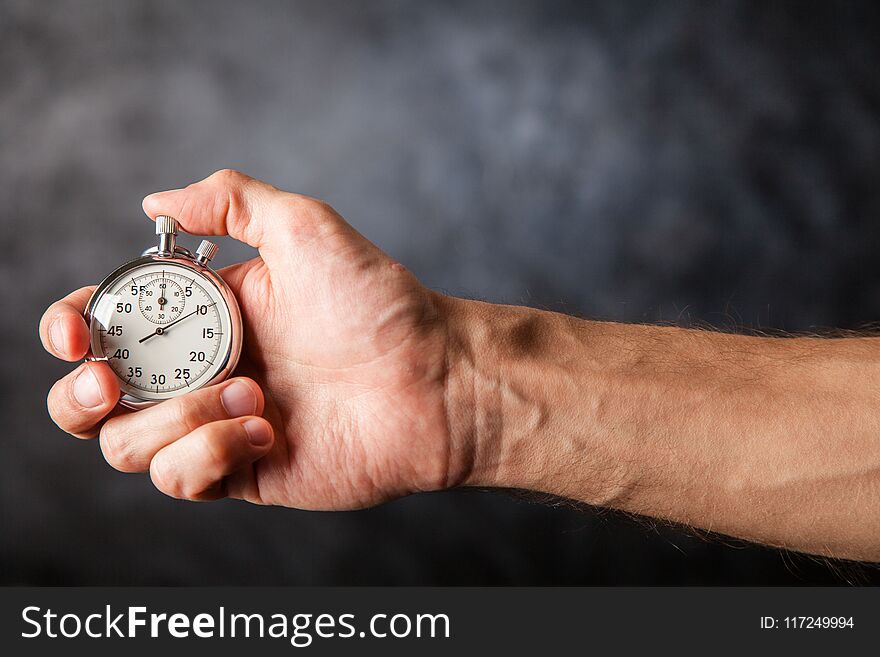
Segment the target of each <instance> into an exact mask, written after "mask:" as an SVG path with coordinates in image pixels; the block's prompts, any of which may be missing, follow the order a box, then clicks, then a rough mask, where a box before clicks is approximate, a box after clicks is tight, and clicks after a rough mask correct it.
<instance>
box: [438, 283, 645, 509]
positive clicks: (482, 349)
mask: <svg viewBox="0 0 880 657" xmlns="http://www.w3.org/2000/svg"><path fill="white" fill-rule="evenodd" d="M444 299H445V301H444V303H445V304H446V307H447V314H446V317H447V335H448V340H447V344H448V350H447V353H448V359H447V382H446V411H447V419H448V426H449V431H450V438H451V441H452V445H453V446H454V449H455V450H458V451H460V452H461V453H462V454H464V455H465V457H464V459H462V461H463V462H464V463H466V465H467V467H466V468H463V470H462V473H461V476H460V477H459V479H458V482H457V483H458V484H460V485H466V486H480V487H500V488H522V489H528V490H533V491H539V492H545V493H550V494H554V495H560V496H565V497H577V498H578V499H580V500H582V501H585V502H588V503H591V504H603V505H606V504H610V503H612V502H613V501H614V500H615V499H616V498H618V497H620V496H621V495H622V494H623V493H624V492H625V490H626V489H627V487H628V486H627V483H626V482H627V481H628V480H629V479H630V478H631V474H632V473H629V472H624V471H622V470H621V465H620V464H622V463H626V462H628V461H627V460H626V459H621V458H619V457H620V453H619V452H618V451H617V450H618V448H624V447H625V446H624V445H622V444H619V445H617V446H614V448H613V449H612V447H613V446H612V445H611V444H609V441H608V436H607V434H603V433H602V432H601V431H600V420H601V418H600V417H599V413H600V411H601V409H603V408H604V403H605V402H606V401H607V399H608V395H609V393H608V390H609V389H610V388H611V387H612V386H609V377H608V376H607V374H606V373H605V372H604V371H603V364H602V363H601V362H600V359H599V356H598V355H597V353H594V352H593V351H592V350H591V345H592V343H593V342H594V341H596V340H597V339H598V338H599V334H600V333H601V328H600V327H602V326H608V325H604V324H601V323H597V322H588V321H583V320H578V319H575V318H572V317H568V316H564V315H560V314H557V313H551V312H545V311H540V310H535V309H531V308H524V307H518V306H503V305H495V304H487V303H482V302H477V301H467V300H462V299H454V298H449V297H445V298H444Z"/></svg>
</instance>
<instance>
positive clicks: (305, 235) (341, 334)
mask: <svg viewBox="0 0 880 657" xmlns="http://www.w3.org/2000/svg"><path fill="white" fill-rule="evenodd" d="M144 210H145V212H146V213H147V214H148V215H149V216H150V217H153V218H155V217H156V216H157V215H160V214H166V215H170V216H173V217H176V218H177V220H178V222H179V224H180V226H181V227H182V228H183V229H185V230H186V231H187V232H189V233H192V234H196V235H226V234H228V235H230V236H232V237H233V238H235V239H238V240H241V241H243V242H246V243H247V244H250V245H251V246H254V247H256V248H257V249H259V253H260V255H259V257H257V258H254V259H253V260H250V261H248V262H244V263H241V264H237V265H234V266H232V267H228V268H226V269H224V270H222V271H221V272H220V273H221V275H222V277H223V278H224V280H225V281H226V282H227V283H228V284H229V286H230V287H231V288H232V290H233V292H234V293H235V295H236V297H237V299H238V302H239V305H240V307H241V311H242V317H243V321H244V325H245V339H244V350H243V353H242V358H241V361H240V363H239V367H238V369H237V371H236V374H239V375H242V376H238V377H237V378H235V379H232V380H229V381H226V382H223V383H221V384H218V385H215V386H211V387H208V388H203V389H201V390H197V391H194V392H191V393H188V394H186V395H184V396H182V397H178V398H175V399H172V400H169V401H166V402H163V403H161V404H158V405H156V406H153V407H151V408H148V409H145V410H141V411H137V412H131V411H128V410H126V409H123V408H121V407H119V406H117V401H118V398H119V386H118V383H117V381H116V379H115V377H114V375H113V374H112V372H111V370H110V368H109V366H107V365H106V363H102V362H86V363H83V364H82V365H80V366H79V367H78V368H77V369H76V370H74V371H73V372H71V373H70V374H68V375H67V376H66V377H64V378H62V379H61V380H60V381H58V382H57V383H56V384H55V385H54V386H53V388H52V390H51V391H50V393H49V399H48V406H49V411H50V414H51V416H52V418H53V419H54V420H55V422H56V423H57V424H58V425H59V426H60V427H61V428H62V429H64V430H65V431H67V432H69V433H71V434H74V435H76V436H78V437H82V438H93V437H95V436H100V445H101V450H102V451H103V453H104V456H105V458H106V459H107V461H108V462H109V463H110V464H111V465H112V466H113V467H115V468H116V469H118V470H121V471H123V472H144V471H147V470H149V472H150V476H151V477H152V480H153V482H154V484H155V485H156V487H157V488H159V490H161V491H162V492H164V493H166V494H168V495H171V496H173V497H178V498H186V499H193V500H207V499H217V498H220V497H224V496H229V497H235V498H240V499H245V500H248V501H251V502H255V503H261V504H276V505H284V506H291V507H297V508H306V509H349V508H358V507H364V506H369V505H372V504H376V503H379V502H381V501H384V500H387V499H391V498H394V497H398V496H401V495H405V494H407V493H411V492H416V491H425V490H436V489H442V488H446V487H449V486H452V485H456V484H458V483H461V482H463V481H464V479H465V478H466V476H467V470H468V467H469V466H468V464H469V462H470V457H469V455H468V454H469V448H468V446H467V445H464V444H460V443H461V442H462V441H459V440H457V439H454V437H453V436H452V435H451V434H452V432H451V431H450V428H449V427H450V424H449V420H448V417H447V407H446V379H447V373H448V354H449V345H448V341H449V337H448V332H447V323H446V318H447V315H448V314H449V312H451V311H450V308H451V304H452V303H453V301H452V300H450V299H448V298H446V297H442V296H441V295H439V294H436V293H434V292H431V291H430V290H428V289H427V288H425V287H423V286H422V285H421V284H420V283H419V282H418V280H417V279H416V278H415V277H414V276H413V275H412V274H411V273H410V272H408V271H407V270H406V269H405V268H404V267H403V266H402V265H401V264H399V263H397V262H395V261H393V260H392V259H391V258H389V257H388V256H387V255H386V254H384V253H383V252H382V251H380V250H379V249H378V248H377V247H376V246H374V245H373V244H371V243H370V242H369V241H367V240H366V239H365V238H364V237H363V236H361V235H360V234H359V233H357V232H356V231H355V230H354V229H353V228H352V227H351V226H350V225H349V224H347V223H346V222H345V221H344V220H343V219H342V218H341V217H340V216H339V215H338V214H337V213H336V212H335V211H334V210H333V209H332V208H330V207H329V206H328V205H326V204H324V203H322V202H320V201H316V200H314V199H310V198H306V197H303V196H299V195H296V194H289V193H285V192H282V191H279V190H278V189H276V188H274V187H272V186H270V185H268V184H265V183H263V182H260V181H257V180H254V179H252V178H249V177H247V176H245V175H243V174H240V173H237V172H233V171H219V172H217V173H215V174H214V175H212V176H210V177H209V178H207V179H205V180H203V181H201V182H199V183H195V184H193V185H190V186H189V187H187V188H185V189H180V190H173V191H168V192H160V193H157V194H153V195H150V196H148V197H147V198H146V199H144ZM93 289H94V288H91V287H89V288H83V289H81V290H78V291H76V292H74V293H72V294H71V295H69V296H68V297H67V298H65V299H63V300H61V301H59V302H57V303H55V304H53V305H52V306H51V307H50V308H49V309H48V310H47V311H46V313H45V314H44V316H43V319H42V320H41V323H40V335H41V338H42V340H43V344H44V345H45V347H46V349H47V350H48V351H49V352H50V353H52V354H53V355H55V356H57V357H59V358H63V359H64V360H68V361H76V360H79V359H81V358H82V357H83V356H84V355H85V354H86V352H87V350H88V342H89V333H88V327H87V325H86V323H85V321H84V319H83V314H82V313H83V310H84V308H85V304H86V302H87V301H88V298H89V296H90V294H91V292H92V290H93Z"/></svg>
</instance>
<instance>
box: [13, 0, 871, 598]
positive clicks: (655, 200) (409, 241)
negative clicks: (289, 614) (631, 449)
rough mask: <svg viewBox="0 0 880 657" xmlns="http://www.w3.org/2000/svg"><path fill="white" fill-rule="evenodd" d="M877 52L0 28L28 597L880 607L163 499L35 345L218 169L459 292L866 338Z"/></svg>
mask: <svg viewBox="0 0 880 657" xmlns="http://www.w3.org/2000/svg"><path fill="white" fill-rule="evenodd" d="M878 34H880V16H878V13H877V11H876V10H875V9H873V7H872V3H869V2H865V3H822V4H817V5H809V4H806V3H788V4H787V3H776V2H774V3H754V4H748V3H740V2H723V3H704V2H700V3H668V2H664V3H659V2H658V3H634V2H607V3H588V2H577V3H570V4H569V3H561V2H531V3H529V2H516V3H514V2H504V3H500V2H499V3H477V2H447V3H426V2H422V3H416V2H370V3H366V2H341V1H335V2H327V1H324V2H232V1H230V2H201V3H200V2H179V1H175V2H171V1H167V2H119V1H110V0H107V1H104V2H42V1H41V2H33V1H29V0H19V1H9V0H4V1H2V2H0V222H2V230H0V253H2V257H0V302H2V304H0V313H2V320H0V340H2V346H3V352H4V353H3V358H2V359H0V395H2V400H0V421H2V440H0V568H2V571H0V582H4V583H30V584H73V583H76V584H98V583H101V584H165V583H168V584H171V583H174V584H209V583H210V584H214V583H223V584H266V583H274V584H306V583H308V584H362V583H373V584H460V583H468V584H537V583H542V584H576V583H605V584H618V583H631V584H652V583H682V584H684V583H689V584H700V583H728V584H733V583H752V584H761V583H783V582H787V583H839V582H847V581H855V582H870V581H880V578H878V575H877V571H876V570H875V569H873V568H866V567H856V566H852V565H841V564H827V563H823V562H820V561H817V560H813V559H810V558H806V557H802V556H797V555H790V554H785V553H782V552H776V551H773V550H767V549H762V548H753V547H748V546H745V545H743V544H740V543H736V542H726V543H724V544H722V543H720V542H718V541H714V540H705V539H703V538H699V537H696V536H693V535H689V534H686V533H684V532H680V531H678V530H675V529H670V528H665V527H656V526H654V525H653V524H650V523H647V522H644V523H637V522H634V521H631V520H629V519H626V518H622V517H619V516H617V515H614V514H608V513H597V512H593V511H589V510H577V509H573V508H568V507H550V506H542V505H538V504H534V503H531V502H528V501H525V500H519V499H514V498H512V497H509V496H506V495H504V494H500V493H488V492H481V491H459V492H453V493H444V494H434V495H423V496H418V497H413V498H410V499H406V500H402V501H399V502H395V503H393V504H388V505H385V506H383V507H380V508H377V509H374V510H370V511H363V512H357V513H337V514H318V513H306V512H300V511H292V510H285V509H271V508H270V509H267V508H256V507H251V506H248V505H245V504H243V503H235V502H223V503H216V504H189V503H181V502H177V501H173V500H170V499H166V498H164V497H162V496H161V495H160V494H158V493H157V492H155V491H154V490H153V489H152V488H151V485H150V482H149V480H148V478H147V477H145V476H131V475H122V474H119V473H117V472H115V471H113V470H112V469H110V467H109V466H107V465H106V464H105V463H104V461H103V459H102V458H101V456H100V453H99V451H98V449H97V445H96V444H94V443H90V442H80V441H76V440H74V439H70V438H67V437H65V436H64V435H63V434H62V433H61V432H60V431H59V430H58V429H56V428H55V427H54V425H53V424H52V423H51V421H50V420H49V418H48V417H47V414H46V410H45V401H44V400H45V393H46V391H47V390H48V388H49V387H50V385H51V383H52V382H53V380H54V379H55V378H56V377H58V376H60V375H61V374H63V373H64V372H65V371H67V369H68V368H67V366H66V365H65V364H62V363H58V362H55V361H53V360H52V359H51V358H50V357H48V356H47V355H45V354H44V353H43V352H42V351H41V348H40V345H39V341H38V339H37V334H36V326H37V321H38V319H39V317H40V314H41V313H42V311H43V309H44V308H45V306H47V305H48V304H49V303H50V302H51V301H53V300H54V299H56V298H57V297H59V296H61V295H63V294H65V293H66V292H68V291H69V290H70V289H73V288H75V287H79V286H80V285H84V284H88V283H94V282H97V281H98V280H99V279H100V278H101V277H103V276H104V275H105V274H106V273H107V272H109V271H110V270H111V269H113V268H114V267H115V266H116V265H117V264H119V263H120V262H122V261H123V260H126V259H128V258H129V257H130V256H132V255H134V254H136V253H138V252H139V251H140V250H141V249H142V248H144V247H145V246H147V245H149V243H150V242H151V240H152V238H151V232H152V226H151V224H150V223H149V222H148V220H147V219H146V218H145V217H143V215H142V213H141V210H140V200H141V198H142V196H143V195H145V194H146V193H149V192H151V191H154V190H157V189H163V188H168V187H178V186H181V185H183V184H186V183H188V182H191V181H193V180H196V179H199V178H202V177H204V176H205V175H207V174H209V173H211V172H212V171H213V170H215V169H218V168H221V167H234V168H238V169H241V170H243V171H246V172H248V173H250V174H252V175H254V176H257V177H261V178H264V179H266V180H268V181H270V182H272V183H274V184H276V185H278V186H279V187H283V188H286V189H291V190H295V191H299V192H302V193H306V194H310V195H313V196H318V197H321V198H324V199H326V200H328V201H329V202H331V203H332V204H333V205H334V206H335V207H336V208H337V209H338V210H339V211H340V212H341V213H342V214H343V215H345V216H346V217H347V218H348V219H349V220H350V221H351V222H352V223H353V224H354V225H355V226H356V227H357V228H358V229H359V230H360V231H361V232H363V233H364V234H365V235H366V236H367V237H369V238H370V239H372V240H374V241H375V242H377V243H378V244H379V245H380V246H381V247H382V248H384V249H385V250H387V251H388V252H390V253H392V254H393V255H394V256H395V257H397V258H399V259H400V260H402V261H403V262H404V263H406V264H407V265H408V266H409V267H411V268H412V269H413V270H414V271H415V272H416V273H417V274H418V275H419V276H420V277H421V278H422V280H423V281H424V282H425V283H426V284H427V285H429V286H432V287H434V288H438V289H444V290H447V291H449V292H450V293H453V294H460V295H467V296H474V297H480V298H485V299H488V300H497V301H507V302H514V303H526V304H532V305H538V306H542V307H549V308H555V309H560V310H565V311H568V312H572V313H577V314H581V315H584V316H590V317H600V318H609V319H617V320H627V321H656V320H661V321H676V322H681V323H684V324H689V323H695V322H699V323H707V324H710V325H714V326H718V327H722V328H734V327H739V328H742V329H755V328H760V329H785V330H805V329H811V328H816V327H832V326H836V327H848V328H854V327H859V326H861V325H863V324H865V323H867V322H871V321H873V320H876V319H877V318H878V316H880V272H878V267H877V266H875V261H876V255H875V254H877V253H878V246H880V232H878V229H877V228H876V225H877V219H878V216H880V213H878V210H880V191H878V182H880V176H878V174H880V113H878V112H880V67H878V62H880V59H878V54H880V53H878V50H880V45H878V44H880V39H878V36H877V35H878ZM190 244H191V243H190ZM249 256H250V253H249V252H248V251H247V250H246V249H245V248H243V247H240V246H238V245H233V244H232V243H229V242H228V241H227V242H224V243H223V244H222V262H221V264H225V263H229V262H232V261H235V260H237V259H241V258H245V257H249Z"/></svg>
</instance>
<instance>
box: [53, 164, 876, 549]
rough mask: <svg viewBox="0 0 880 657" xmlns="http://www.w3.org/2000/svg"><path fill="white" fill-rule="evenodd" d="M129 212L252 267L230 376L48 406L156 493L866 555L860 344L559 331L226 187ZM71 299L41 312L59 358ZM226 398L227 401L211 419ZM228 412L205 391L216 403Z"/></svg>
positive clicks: (290, 204) (87, 374)
mask: <svg viewBox="0 0 880 657" xmlns="http://www.w3.org/2000/svg"><path fill="white" fill-rule="evenodd" d="M144 210H145V212H146V213H147V215H148V216H150V217H151V218H155V217H156V216H157V215H160V214H167V215H171V216H174V217H176V218H177V219H178V221H179V223H180V225H181V226H182V227H183V228H184V229H185V230H186V231H187V232H189V233H192V234H197V235H227V234H228V235H230V236H232V237H233V238H235V239H238V240H241V241H243V242H246V243H247V244H250V245H251V246H254V247H256V248H257V249H259V254H260V255H259V257H257V258H255V259H253V260H250V261H248V262H245V263H241V264H238V265H235V266H233V267H229V268H227V269H224V270H223V271H222V272H221V275H222V276H223V277H224V279H225V280H226V281H227V283H228V284H229V285H230V287H231V288H232V289H233V291H234V292H235V294H236V296H237V298H238V300H239V304H240V306H241V310H242V314H243V318H244V322H245V325H246V334H247V339H246V345H245V351H244V354H243V357H242V361H241V364H240V366H239V368H238V371H237V372H236V374H238V375H239V376H237V377H236V378H234V379H232V380H229V381H226V382H224V383H222V384H219V385H216V386H213V387H210V388H205V389H202V390H198V391H194V392H191V393H188V394H187V395H185V396H183V397H179V398H176V399H174V400H170V401H167V402H164V403H162V404H159V405H157V406H155V407H152V408H149V409H146V410H142V411H138V412H136V413H134V412H130V411H126V410H124V409H121V408H120V407H118V406H117V401H118V398H119V388H118V384H117V382H116V379H115V377H114V375H113V374H112V372H111V371H110V368H109V367H108V366H107V365H106V364H104V363H100V362H94V363H83V364H81V365H80V366H79V367H78V368H77V369H75V370H74V371H73V372H71V373H70V374H69V375H67V376H66V377H64V378H63V379H61V380H60V381H58V382H57V383H56V384H55V385H54V386H53V388H52V390H51V391H50V393H49V399H48V406H49V412H50V414H51V415H52V418H53V419H54V420H55V422H56V423H57V424H58V425H59V426H60V427H61V428H62V429H63V430H65V431H67V432H68V433H71V434H73V435H75V436H78V437H80V438H94V437H99V440H100V445H101V450H102V452H103V454H104V457H105V458H106V460H107V461H108V462H109V463H110V464H111V465H112V466H113V467H115V468H116V469H118V470H121V471H123V472H146V471H149V473H150V476H151V478H152V480H153V482H154V484H155V485H156V487H157V488H158V489H159V490H161V491H162V492H163V493H166V494H168V495H171V496H173V497H177V498H183V499H191V500H210V499H218V498H221V497H225V496H229V497H234V498H239V499H244V500H247V501H250V502H254V503H258V504H275V505H282V506H289V507H296V508H304V509H323V510H334V509H352V508H361V507H366V506H371V505H375V504H378V503H381V502H383V501H386V500H389V499H393V498H396V497H400V496H403V495H407V494H410V493H415V492H419V491H430V490H442V489H447V488H451V487H455V486H462V485H470V486H485V487H505V488H524V489H529V490H535V491H541V492H545V493H550V494H553V495H558V496H562V497H568V498H572V499H576V500H580V501H582V502H585V503H587V504H592V505H600V506H608V507H614V508H618V509H622V510H625V511H629V512H632V513H637V514H645V515H650V516H653V517H657V518H663V519H668V520H672V521H676V522H680V523H685V524H688V525H691V526H694V527H698V528H703V529H706V530H710V531H717V532H721V533H725V534H729V535H732V536H737V537H741V538H745V539H748V540H753V541H758V542H762V543H766V544H771V545H777V546H784V547H787V548H790V549H796V550H803V551H807V552H812V553H815V554H821V555H826V556H836V557H845V558H853V559H865V560H878V559H880V414H878V413H877V412H875V411H874V410H873V409H874V407H876V403H875V400H876V398H877V394H878V392H880V359H878V353H877V351H878V350H877V347H876V342H875V341H874V340H873V339H870V338H845V339H819V338H790V339H782V338H757V337H747V336H734V335H726V334H719V333H714V332H708V331H693V330H686V329H679V328H671V327H655V326H634V325H621V324H611V323H603V322H592V321H586V320H580V319H575V318H572V317H567V316H564V315H559V314H556V313H548V312H544V311H538V310H534V309H530V308H521V307H511V306H498V305H494V304H485V303H480V302H475V301H466V300H462V299H455V298H452V297H447V296H444V295H440V294H437V293H435V292H432V291H431V290H428V289H427V288H425V287H424V286H422V285H421V284H420V283H419V281H418V280H417V279H416V278H415V277H414V276H413V275H412V274H411V273H410V272H408V271H407V270H406V269H405V268H404V267H403V266H402V265H401V264H400V263H398V262H395V261H394V260H393V259H391V258H390V257H388V256H387V255H386V254H384V253H383V252H382V251H380V250H379V249H378V248H377V247H376V246H374V245H373V244H371V243H370V242H369V241H367V240H366V239H365V238H364V237H362V236H361V235H360V234H359V233H357V232H356V231H355V230H354V229H353V228H352V227H351V226H350V225H349V224H347V223H346V222H345V221H344V220H343V219H342V218H341V217H340V216H339V215H338V214H337V213H336V212H335V211H334V210H333V209H332V208H330V207H329V206H328V205H326V204H325V203H322V202H320V201H317V200H314V199H310V198H307V197H303V196H299V195H296V194H290V193H286V192H282V191H280V190H278V189H276V188H274V187H272V186H270V185H267V184H266V183H263V182H260V181H257V180H254V179H252V178H249V177H247V176H245V175H243V174H240V173H237V172H234V171H219V172H217V173H215V174H214V175H212V176H210V177H209V178H207V179H205V180H203V181H201V182H198V183H195V184H193V185H190V186H188V187H187V188H185V189H180V190H172V191H168V192H160V193H157V194H153V195H151V196H148V197H147V198H146V199H144ZM92 290H93V288H92V287H88V288H83V289H80V290H77V291H76V292H73V293H72V294H70V295H69V296H68V297H66V298H65V299H62V300H61V301H58V302H56V303H55V304H53V305H52V306H51V307H50V308H49V309H48V310H47V311H46V313H45V315H44V316H43V319H42V320H41V323H40V335H41V337H42V340H43V344H44V345H45V347H46V349H47V350H48V351H49V352H50V353H52V354H53V355H55V356H57V357H59V358H62V359H64V360H67V361H78V360H80V359H82V358H83V356H84V355H85V354H86V351H87V349H88V329H87V326H86V324H85V321H84V320H83V317H82V313H83V309H84V307H85V304H86V302H87V301H88V298H89V295H90V294H91V292H92ZM234 385H238V386H240V387H239V388H238V390H239V392H242V391H243V393H244V394H239V395H238V403H237V404H230V403H228V400H226V401H224V396H225V393H226V392H227V391H228V390H229V389H230V387H231V386H234ZM227 396H228V395H227Z"/></svg>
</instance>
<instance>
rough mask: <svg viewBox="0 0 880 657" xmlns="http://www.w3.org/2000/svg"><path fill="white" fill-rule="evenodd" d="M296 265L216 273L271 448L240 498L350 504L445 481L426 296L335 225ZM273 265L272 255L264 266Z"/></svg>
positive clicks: (434, 338) (435, 332)
mask: <svg viewBox="0 0 880 657" xmlns="http://www.w3.org/2000/svg"><path fill="white" fill-rule="evenodd" d="M316 255H317V256H318V257H314V258H311V262H309V263H307V264H308V266H306V267H303V268H297V267H296V263H295V262H293V263H291V262H290V261H286V262H284V263H282V264H280V265H276V264H275V263H272V265H273V267H274V268H270V266H269V265H267V263H266V262H264V261H263V260H262V259H261V258H256V259H254V260H251V261H250V262H247V263H243V264H242V265H237V266H235V267H233V268H230V269H229V270H226V271H224V276H225V277H226V278H227V280H229V282H230V285H231V286H232V287H233V290H234V291H235V292H236V295H237V297H238V299H239V302H240V304H241V308H242V314H243V317H244V321H245V326H246V331H247V335H246V338H245V350H244V354H243V360H242V365H241V370H242V373H243V374H246V375H250V376H253V378H254V379H255V380H256V381H257V382H258V383H259V384H260V385H261V386H262V387H263V390H264V394H265V397H266V411H265V417H266V418H267V419H268V420H269V421H270V422H271V423H272V425H273V426H274V428H275V432H276V443H275V446H274V448H273V449H272V451H271V452H270V453H269V454H268V455H267V456H266V457H264V458H263V459H261V460H259V461H257V462H256V463H255V464H254V467H253V470H252V472H245V473H243V474H240V475H237V476H240V477H252V478H253V481H252V482H251V485H250V486H249V487H247V483H246V482H242V484H244V486H245V489H246V490H251V491H252V492H251V494H250V497H252V498H253V499H254V501H261V502H263V503H266V504H283V505H287V506H297V507H301V508H311V509H339V508H355V507H362V506H367V505H371V504H375V503H377V502H380V501H382V500H384V499H388V498H391V497H396V496H399V495H402V494H405V493H408V492H412V491H414V490H424V489H433V488H439V487H442V486H444V485H446V484H447V481H446V479H447V476H448V469H447V465H448V464H447V456H446V453H447V450H448V435H447V430H446V421H445V409H444V396H443V390H444V376H445V335H444V332H443V330H442V328H441V326H440V323H439V322H438V321H436V309H435V306H434V301H433V295H432V294H431V293H430V292H429V291H427V290H426V289H425V288H423V287H422V286H421V285H420V284H419V283H418V281H417V280H416V279H415V278H414V277H413V276H412V275H410V274H409V273H408V272H407V271H406V270H404V269H403V267H401V266H400V265H398V264H396V263H394V262H392V261H391V260H390V259H389V258H388V257H387V256H385V255H384V254H382V253H381V252H380V251H378V250H377V249H375V247H373V246H372V245H370V244H369V243H368V242H366V241H365V240H363V239H362V238H360V236H359V235H357V233H354V231H350V232H349V231H342V234H337V235H333V236H331V238H330V239H325V240H323V241H322V244H321V249H320V253H318V254H316ZM270 262H271V261H270Z"/></svg>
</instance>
